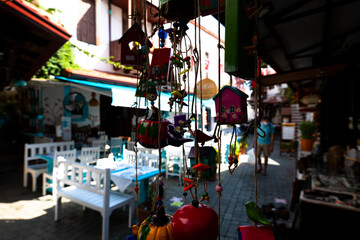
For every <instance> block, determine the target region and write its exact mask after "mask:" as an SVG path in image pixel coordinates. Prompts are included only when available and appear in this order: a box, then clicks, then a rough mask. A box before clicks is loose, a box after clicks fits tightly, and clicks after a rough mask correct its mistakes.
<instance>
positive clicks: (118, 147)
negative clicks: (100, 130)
mask: <svg viewBox="0 0 360 240" xmlns="http://www.w3.org/2000/svg"><path fill="white" fill-rule="evenodd" d="M110 151H111V152H112V153H113V154H115V155H116V154H120V156H121V155H122V137H112V138H111V139H110Z"/></svg>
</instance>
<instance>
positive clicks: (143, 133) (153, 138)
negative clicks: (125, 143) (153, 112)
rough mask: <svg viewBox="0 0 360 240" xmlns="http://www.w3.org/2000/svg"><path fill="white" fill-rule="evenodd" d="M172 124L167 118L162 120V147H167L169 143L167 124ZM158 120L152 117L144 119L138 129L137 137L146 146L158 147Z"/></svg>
mask: <svg viewBox="0 0 360 240" xmlns="http://www.w3.org/2000/svg"><path fill="white" fill-rule="evenodd" d="M169 124H171V122H169V121H168V120H166V119H162V120H161V123H160V125H161V132H160V145H161V147H165V146H166V145H167V142H166V132H167V126H168V125H169ZM158 134H159V133H158V121H157V120H152V119H142V120H141V121H140V122H139V124H138V126H137V131H136V138H137V140H138V141H139V143H140V144H141V145H142V146H144V147H146V148H158V147H159V140H158Z"/></svg>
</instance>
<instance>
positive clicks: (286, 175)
mask: <svg viewBox="0 0 360 240" xmlns="http://www.w3.org/2000/svg"><path fill="white" fill-rule="evenodd" d="M0 161H1V166H2V167H1V168H0V239H1V240H8V239H9V240H10V239H11V240H13V239H17V240H19V239H26V240H27V239H66V240H72V239H88V240H91V239H94V240H95V239H96V240H97V239H101V221H102V218H101V215H100V214H99V213H98V212H96V211H93V210H90V209H86V210H85V211H83V209H82V206H80V205H78V204H75V203H72V202H69V201H66V199H63V209H62V220H61V221H59V222H54V207H53V206H54V203H53V202H52V197H51V195H46V196H42V195H41V181H38V182H39V183H38V190H37V192H35V193H33V192H31V189H30V185H31V184H30V185H29V186H28V187H27V188H24V187H22V181H23V172H22V164H23V162H22V155H21V156H4V155H3V156H1V157H0ZM294 164H295V160H294V159H293V158H292V157H289V156H286V155H285V154H284V155H283V156H280V155H279V141H276V142H275V151H274V153H273V154H272V156H271V159H270V161H269V166H268V171H267V176H262V175H261V174H257V185H258V205H259V206H260V207H261V206H262V205H263V204H268V203H273V204H274V205H275V207H280V206H284V207H285V208H286V209H289V208H290V197H291V191H292V179H293V174H294ZM221 168H222V170H224V171H223V172H222V173H221V184H222V186H223V188H224V190H223V192H222V197H221V199H220V203H221V206H220V208H221V211H220V223H221V225H220V237H221V239H223V240H230V239H231V240H234V239H237V231H236V229H237V227H238V226H239V225H249V224H251V222H250V221H249V220H248V218H247V216H246V213H245V206H244V203H245V202H247V201H250V200H252V201H254V196H255V194H254V165H253V164H251V163H248V162H247V155H245V156H243V158H242V161H241V163H240V165H239V167H238V168H237V169H236V170H235V172H234V173H233V174H232V175H230V174H229V172H228V171H227V167H226V165H223V166H221ZM164 183H165V197H164V202H165V205H166V211H167V213H169V214H171V215H173V214H174V212H175V211H176V210H177V209H178V207H176V206H172V205H171V203H172V201H171V199H172V198H173V197H180V198H181V197H182V193H183V187H182V186H179V182H178V178H176V177H170V178H169V179H168V180H165V182H164ZM216 185H217V180H215V181H208V187H207V189H208V192H209V194H210V203H211V204H212V205H213V206H214V209H215V211H216V212H218V198H217V195H216V192H215V186H216ZM200 194H202V192H201V190H200V193H199V195H200ZM189 195H190V194H189ZM189 195H188V196H187V201H188V203H190V196H189ZM275 198H277V199H283V200H285V201H286V203H276V202H275ZM127 213H128V211H127V209H125V210H124V209H117V210H115V211H114V212H113V213H112V215H111V218H110V239H114V240H115V239H126V236H127V235H129V234H130V230H129V229H128V228H127ZM283 222H284V223H285V224H287V225H288V226H289V224H290V222H291V217H290V219H289V220H288V221H283Z"/></svg>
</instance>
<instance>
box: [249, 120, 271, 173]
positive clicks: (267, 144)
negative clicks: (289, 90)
mask: <svg viewBox="0 0 360 240" xmlns="http://www.w3.org/2000/svg"><path fill="white" fill-rule="evenodd" d="M260 128H261V129H262V130H263V131H264V133H265V136H263V135H264V133H262V131H261V130H259V129H258V132H260V135H261V136H259V135H258V137H257V157H258V164H259V168H258V170H257V172H258V173H260V172H261V171H263V173H262V175H264V176H266V169H267V164H268V158H269V156H270V153H272V152H273V150H274V134H275V129H274V125H273V124H272V123H271V122H270V118H269V117H267V116H265V117H263V119H262V121H261V123H260ZM254 146H255V137H254V140H253V143H252V147H254ZM262 152H264V169H263V168H262V165H261V153H262Z"/></svg>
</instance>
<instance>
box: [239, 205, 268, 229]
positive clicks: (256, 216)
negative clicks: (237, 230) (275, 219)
mask: <svg viewBox="0 0 360 240" xmlns="http://www.w3.org/2000/svg"><path fill="white" fill-rule="evenodd" d="M245 207H246V214H247V215H248V218H249V219H250V220H251V221H253V222H254V224H255V226H256V224H258V223H260V224H264V225H271V222H269V221H268V220H267V219H266V218H265V216H264V215H263V213H262V212H261V210H260V208H259V207H258V206H256V204H255V203H254V202H252V201H249V202H247V203H245Z"/></svg>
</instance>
